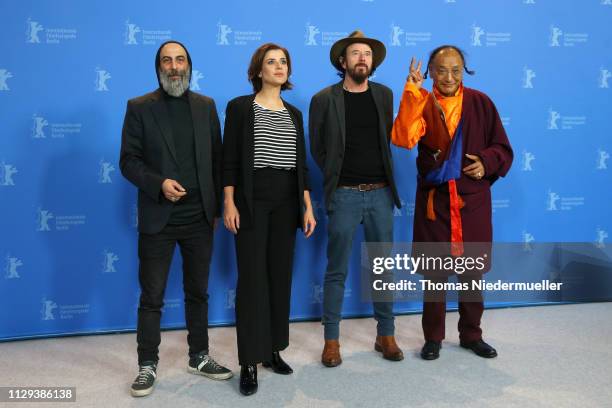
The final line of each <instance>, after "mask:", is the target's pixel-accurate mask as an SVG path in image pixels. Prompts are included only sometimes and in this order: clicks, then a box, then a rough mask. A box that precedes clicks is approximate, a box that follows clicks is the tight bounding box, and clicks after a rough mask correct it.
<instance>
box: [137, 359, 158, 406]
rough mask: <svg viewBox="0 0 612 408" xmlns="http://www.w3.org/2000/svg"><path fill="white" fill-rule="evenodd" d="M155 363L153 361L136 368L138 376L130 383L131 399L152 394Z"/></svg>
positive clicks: (155, 375)
mask: <svg viewBox="0 0 612 408" xmlns="http://www.w3.org/2000/svg"><path fill="white" fill-rule="evenodd" d="M156 370H157V363H155V362H153V361H147V362H145V363H143V365H141V366H138V376H137V377H136V379H135V380H134V382H133V383H132V388H131V392H132V396H133V397H144V396H145V395H149V394H150V393H152V392H153V387H154V386H155V378H156V377H157V374H156Z"/></svg>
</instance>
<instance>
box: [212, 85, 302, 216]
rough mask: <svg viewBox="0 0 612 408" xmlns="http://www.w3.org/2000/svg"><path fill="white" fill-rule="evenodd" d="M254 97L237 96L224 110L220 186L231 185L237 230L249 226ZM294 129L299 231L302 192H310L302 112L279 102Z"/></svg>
mask: <svg viewBox="0 0 612 408" xmlns="http://www.w3.org/2000/svg"><path fill="white" fill-rule="evenodd" d="M254 100H255V94H252V95H244V96H239V97H237V98H234V99H232V100H231V101H229V102H228V104H227V108H226V109H225V129H224V132H223V185H224V186H234V187H235V188H234V202H235V204H236V207H237V208H238V211H239V212H240V228H252V227H253V171H254V169H253V155H254V149H255V147H254V127H255V112H254V110H253V101H254ZM283 105H285V108H286V109H287V110H288V111H289V115H290V116H291V120H292V121H293V125H294V126H295V130H296V134H297V141H296V152H297V160H296V172H295V174H296V177H297V185H298V189H297V191H298V197H297V199H298V202H299V208H300V211H299V219H298V223H297V224H298V225H299V226H300V227H302V228H303V219H304V209H305V206H304V190H310V184H309V182H308V168H307V167H306V145H305V142H304V124H303V119H302V112H300V111H299V110H298V109H297V108H296V107H295V106H293V105H291V104H290V103H287V102H286V101H285V100H283Z"/></svg>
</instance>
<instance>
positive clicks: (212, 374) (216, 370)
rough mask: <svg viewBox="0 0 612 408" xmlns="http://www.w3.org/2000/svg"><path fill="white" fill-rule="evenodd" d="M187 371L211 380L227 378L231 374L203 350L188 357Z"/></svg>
mask: <svg viewBox="0 0 612 408" xmlns="http://www.w3.org/2000/svg"><path fill="white" fill-rule="evenodd" d="M187 371H189V372H190V373H192V374H198V375H203V376H204V377H208V378H212V379H213V380H228V379H230V378H232V376H233V374H232V372H231V371H230V370H228V369H227V368H225V367H223V366H220V365H219V364H217V362H216V361H215V360H213V358H212V357H211V356H209V355H208V354H205V353H203V352H202V353H200V354H198V355H197V356H195V357H193V358H190V359H189V367H187Z"/></svg>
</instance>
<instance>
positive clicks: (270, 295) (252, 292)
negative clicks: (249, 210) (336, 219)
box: [235, 168, 299, 365]
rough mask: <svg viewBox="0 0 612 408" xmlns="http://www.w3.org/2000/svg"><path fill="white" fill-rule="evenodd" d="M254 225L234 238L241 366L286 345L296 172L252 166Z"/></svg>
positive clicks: (295, 223)
mask: <svg viewBox="0 0 612 408" xmlns="http://www.w3.org/2000/svg"><path fill="white" fill-rule="evenodd" d="M253 197H254V202H253V228H250V229H246V230H242V229H240V230H239V231H238V234H237V235H236V237H235V242H236V256H237V260H238V286H237V288H236V333H237V337H238V361H239V363H240V365H245V364H256V363H259V362H262V361H268V360H270V359H271V358H272V352H274V351H280V350H284V349H285V348H287V346H288V345H289V308H290V298H291V274H292V269H293V253H294V247H295V233H296V229H297V228H298V214H299V212H298V211H299V209H298V198H297V181H296V174H295V172H294V171H286V170H274V169H269V168H265V169H261V170H257V171H255V177H254V188H253Z"/></svg>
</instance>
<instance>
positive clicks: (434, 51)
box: [423, 44, 476, 78]
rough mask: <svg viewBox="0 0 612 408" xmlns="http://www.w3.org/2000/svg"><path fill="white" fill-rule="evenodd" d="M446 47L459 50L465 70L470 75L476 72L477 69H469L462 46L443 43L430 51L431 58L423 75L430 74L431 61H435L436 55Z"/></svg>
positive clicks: (424, 76)
mask: <svg viewBox="0 0 612 408" xmlns="http://www.w3.org/2000/svg"><path fill="white" fill-rule="evenodd" d="M446 49H451V50H455V51H457V53H458V54H459V56H460V57H461V62H462V63H463V69H464V70H465V72H466V73H467V74H468V75H474V74H475V73H476V71H472V70H469V69H468V67H467V65H466V63H465V54H466V53H465V51H463V50H462V49H461V48H459V47H457V46H456V45H448V44H446V45H441V46H439V47H438V48H436V49H435V50H433V51H432V52H431V53H429V60H428V61H427V65H426V68H425V75H423V78H427V75H428V74H429V66H430V65H431V63H432V62H433V60H434V58H435V57H436V55H437V54H438V53H439V52H440V51H442V50H446Z"/></svg>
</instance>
